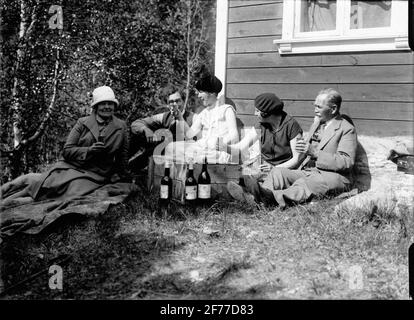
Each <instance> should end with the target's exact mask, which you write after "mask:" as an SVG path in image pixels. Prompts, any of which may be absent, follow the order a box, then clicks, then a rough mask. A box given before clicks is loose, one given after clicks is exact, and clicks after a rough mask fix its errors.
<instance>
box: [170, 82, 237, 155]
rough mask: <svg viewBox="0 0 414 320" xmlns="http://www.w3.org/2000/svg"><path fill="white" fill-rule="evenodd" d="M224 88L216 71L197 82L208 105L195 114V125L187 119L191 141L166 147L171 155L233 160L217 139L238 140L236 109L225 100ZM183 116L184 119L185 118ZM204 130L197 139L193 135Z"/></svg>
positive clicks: (202, 100) (187, 135)
mask: <svg viewBox="0 0 414 320" xmlns="http://www.w3.org/2000/svg"><path fill="white" fill-rule="evenodd" d="M222 88H223V85H222V83H221V81H220V80H219V79H218V78H217V77H215V76H214V75H206V76H204V77H202V78H201V79H199V80H198V81H197V82H196V84H195V89H196V92H197V95H198V98H199V99H200V100H201V102H202V104H203V107H204V109H203V110H202V111H201V112H200V113H199V114H198V116H197V117H194V119H193V124H192V126H191V128H190V127H189V125H188V124H187V123H186V122H185V121H183V126H182V128H183V129H184V134H185V136H186V138H187V139H190V140H189V141H184V142H176V143H173V144H170V145H168V146H167V148H166V155H167V156H168V157H173V156H174V157H175V158H176V159H177V158H178V160H179V161H186V162H187V161H189V159H192V160H193V161H195V162H202V161H203V159H204V157H207V158H208V162H209V163H228V162H230V161H232V159H231V156H230V154H228V153H226V152H225V151H220V150H219V151H217V150H216V144H217V141H219V140H220V141H223V143H224V144H230V143H235V142H237V140H238V132H237V124H236V111H235V110H234V108H233V107H232V106H231V105H228V104H222V103H221V102H220V100H219V99H218V94H219V92H220V91H221V89H222ZM181 120H183V119H181ZM199 134H201V138H200V139H198V140H197V141H196V142H194V141H193V140H191V139H193V137H195V136H197V135H199Z"/></svg>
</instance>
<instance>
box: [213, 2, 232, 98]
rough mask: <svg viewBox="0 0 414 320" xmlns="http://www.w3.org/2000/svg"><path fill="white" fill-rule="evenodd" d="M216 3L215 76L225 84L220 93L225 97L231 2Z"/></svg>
mask: <svg viewBox="0 0 414 320" xmlns="http://www.w3.org/2000/svg"><path fill="white" fill-rule="evenodd" d="M216 3H217V5H216V12H217V13H216V48H215V50H216V52H215V60H214V74H215V76H216V77H217V78H219V79H220V81H221V82H222V84H223V89H222V90H221V91H220V93H219V96H220V95H221V96H225V94H226V69H227V30H228V20H229V17H228V14H229V1H228V0H217V2H216Z"/></svg>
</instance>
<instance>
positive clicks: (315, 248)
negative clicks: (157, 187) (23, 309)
mask: <svg viewBox="0 0 414 320" xmlns="http://www.w3.org/2000/svg"><path fill="white" fill-rule="evenodd" d="M339 201H340V200H337V199H324V200H319V201H314V202H311V203H308V204H306V205H303V206H296V207H292V208H289V209H287V210H285V211H280V210H279V209H278V208H272V209H264V208H260V209H259V208H249V207H245V206H243V205H241V204H238V203H236V202H229V201H223V202H216V203H214V204H212V205H211V206H205V207H198V208H196V210H195V212H191V211H190V210H187V208H185V207H182V206H181V205H178V204H174V205H173V206H172V208H171V212H170V214H169V215H167V216H162V215H161V216H160V215H159V214H158V210H157V197H156V195H150V196H148V195H145V196H144V195H143V194H142V193H141V194H140V193H139V194H136V195H133V196H131V197H130V198H129V199H128V200H127V201H126V202H125V203H124V204H120V205H116V206H113V207H111V208H110V209H109V210H108V212H107V213H106V214H105V215H103V216H102V217H100V218H99V219H96V220H79V219H76V220H73V219H72V220H70V221H69V220H67V221H61V222H60V223H59V224H58V225H55V226H53V228H52V229H50V230H47V231H46V232H45V233H44V234H41V235H39V236H35V237H34V236H27V235H19V236H18V237H14V238H12V239H6V241H4V242H3V243H2V244H1V259H2V278H3V282H4V286H5V287H6V288H8V287H10V286H12V285H14V284H16V283H18V282H19V281H21V280H23V279H26V278H28V277H29V276H30V275H33V274H36V273H37V272H39V271H41V270H45V272H44V273H42V274H40V275H39V276H38V277H36V278H34V279H32V280H31V281H27V282H25V283H23V284H22V285H20V286H17V287H15V288H14V289H12V290H10V291H8V292H7V293H6V294H5V295H3V297H2V299H408V267H407V259H408V247H409V245H410V244H411V243H412V242H413V239H414V217H413V211H412V208H411V207H405V208H401V207H389V208H378V207H376V206H375V205H373V206H372V207H370V208H364V209H363V210H360V211H359V212H345V211H343V210H335V205H336V204H338V203H339ZM62 255H67V256H68V257H69V260H66V261H64V263H62V264H61V267H62V269H63V290H62V291H59V290H51V289H49V286H48V281H49V277H50V275H48V273H47V270H48V267H49V266H50V265H52V264H53V261H54V260H53V259H55V258H56V257H59V256H62ZM352 275H354V276H353V277H352ZM358 279H360V280H358Z"/></svg>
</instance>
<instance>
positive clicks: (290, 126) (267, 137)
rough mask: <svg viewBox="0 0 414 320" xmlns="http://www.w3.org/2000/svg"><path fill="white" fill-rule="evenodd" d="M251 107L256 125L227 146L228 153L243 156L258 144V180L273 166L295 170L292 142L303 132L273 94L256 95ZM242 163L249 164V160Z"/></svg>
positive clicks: (295, 160)
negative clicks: (238, 152)
mask: <svg viewBox="0 0 414 320" xmlns="http://www.w3.org/2000/svg"><path fill="white" fill-rule="evenodd" d="M254 105H255V108H256V114H257V115H258V120H259V122H258V124H257V125H256V126H255V128H254V130H249V131H247V132H246V135H245V137H244V138H243V139H242V140H241V141H240V142H239V143H237V144H234V145H228V146H227V148H228V150H230V151H229V152H234V151H233V150H239V151H241V152H242V154H244V153H245V151H246V150H247V149H248V148H249V147H250V146H251V145H252V144H253V143H255V142H256V144H259V143H260V155H261V156H260V157H258V158H259V159H261V160H260V161H259V162H260V164H259V169H260V171H261V174H259V176H260V177H263V176H265V175H267V173H268V172H269V171H270V170H271V169H272V168H273V167H282V168H297V167H298V166H299V153H298V152H296V150H295V145H296V139H297V138H300V137H301V136H302V133H303V131H302V128H301V127H300V125H299V124H298V122H297V121H296V120H295V119H294V118H293V117H291V116H290V115H288V114H287V113H286V112H285V111H283V106H284V104H283V102H282V101H281V100H280V99H279V98H278V97H277V96H276V95H275V94H273V93H263V94H260V95H259V96H257V97H256V99H255V101H254ZM259 140H260V141H259ZM253 160H254V159H253ZM246 162H252V159H249V160H247V161H246Z"/></svg>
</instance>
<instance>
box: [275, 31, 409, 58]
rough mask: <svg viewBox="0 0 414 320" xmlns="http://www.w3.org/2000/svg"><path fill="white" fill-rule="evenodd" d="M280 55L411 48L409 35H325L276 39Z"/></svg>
mask: <svg viewBox="0 0 414 320" xmlns="http://www.w3.org/2000/svg"><path fill="white" fill-rule="evenodd" d="M273 43H274V44H277V45H278V46H279V54H280V55H288V54H305V53H329V52H358V51H393V50H411V49H410V47H409V45H408V37H407V36H384V35H381V36H370V37H367V36H364V37H324V38H321V37H320V38H302V39H281V40H274V41H273Z"/></svg>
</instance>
